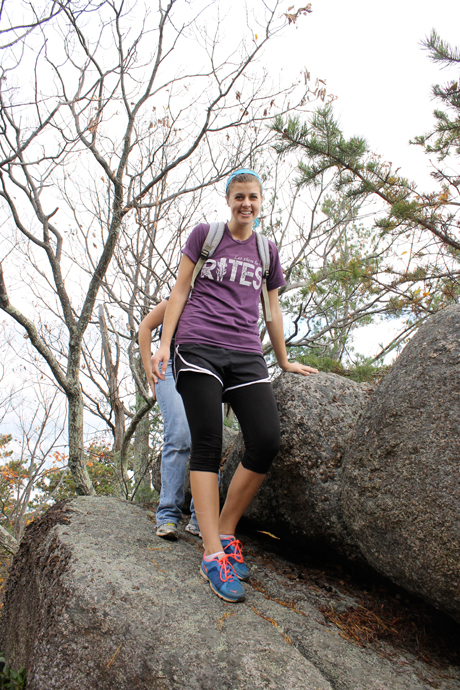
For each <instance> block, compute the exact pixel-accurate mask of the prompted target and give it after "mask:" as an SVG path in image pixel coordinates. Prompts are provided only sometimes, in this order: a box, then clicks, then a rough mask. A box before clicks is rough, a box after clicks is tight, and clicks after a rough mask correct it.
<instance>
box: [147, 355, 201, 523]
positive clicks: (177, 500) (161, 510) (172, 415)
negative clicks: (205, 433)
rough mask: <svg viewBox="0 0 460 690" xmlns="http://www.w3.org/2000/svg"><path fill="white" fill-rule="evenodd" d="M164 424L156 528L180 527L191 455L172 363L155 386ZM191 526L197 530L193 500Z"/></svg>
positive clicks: (182, 406)
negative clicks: (170, 524) (169, 523)
mask: <svg viewBox="0 0 460 690" xmlns="http://www.w3.org/2000/svg"><path fill="white" fill-rule="evenodd" d="M155 391H156V394H157V400H158V404H159V405H160V411H161V416H162V417H163V424H164V445H163V452H162V455H161V492H160V504H159V506H158V509H157V525H158V526H159V525H162V524H164V523H165V522H173V523H174V524H177V523H178V521H179V520H180V518H181V517H182V506H183V503H184V480H185V465H186V463H187V459H188V456H189V454H190V431H189V428H188V422H187V417H186V416H185V410H184V405H183V403H182V398H181V397H180V395H179V393H178V392H177V391H176V385H175V382H174V376H173V373H172V362H171V360H170V361H169V362H168V368H167V370H166V377H165V380H164V381H161V379H159V381H158V383H157V384H156V386H155ZM190 510H191V512H192V517H191V522H192V523H193V524H194V525H196V526H197V527H198V522H197V519H196V514H195V509H194V507H193V500H192V502H191V504H190Z"/></svg>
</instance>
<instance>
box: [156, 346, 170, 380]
mask: <svg viewBox="0 0 460 690" xmlns="http://www.w3.org/2000/svg"><path fill="white" fill-rule="evenodd" d="M169 357H170V349H169V345H160V347H159V349H158V350H157V351H156V353H155V354H154V355H153V357H152V376H153V382H154V383H158V379H161V381H164V380H165V374H166V369H167V368H168V362H169ZM160 365H161V366H160Z"/></svg>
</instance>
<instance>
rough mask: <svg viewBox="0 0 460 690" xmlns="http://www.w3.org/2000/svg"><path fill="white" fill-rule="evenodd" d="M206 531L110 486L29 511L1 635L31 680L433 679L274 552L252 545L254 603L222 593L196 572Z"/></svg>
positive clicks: (1, 643) (146, 684)
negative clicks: (368, 634)
mask: <svg viewBox="0 0 460 690" xmlns="http://www.w3.org/2000/svg"><path fill="white" fill-rule="evenodd" d="M187 539H188V540H189V541H187ZM199 544H200V542H199V541H198V540H194V538H193V537H190V535H188V536H187V535H186V534H183V538H182V539H180V540H179V541H178V542H175V543H171V542H165V541H162V540H161V539H160V538H158V537H156V536H155V531H154V525H153V524H152V522H151V521H150V520H149V518H148V513H147V512H146V511H144V510H143V509H142V508H141V507H139V506H137V505H135V504H132V503H128V502H124V501H121V500H119V499H111V498H102V497H85V498H76V499H73V500H72V501H69V502H66V503H64V504H60V505H58V506H56V507H54V508H52V509H50V510H49V511H48V512H47V513H46V515H45V516H44V517H43V518H41V519H40V520H38V521H36V522H34V523H33V524H32V525H30V526H29V527H28V528H27V530H26V534H25V536H24V539H23V541H22V543H21V546H20V549H19V551H18V553H17V555H16V556H15V559H14V562H13V566H12V571H11V573H10V576H9V580H8V589H7V592H6V595H5V605H4V608H3V610H2V617H1V619H0V649H2V650H3V651H4V653H5V657H6V660H7V662H8V663H9V664H10V665H11V666H12V667H13V668H14V669H19V668H20V667H21V666H25V667H26V668H27V670H28V676H27V690H63V689H65V690H83V689H84V690H86V689H88V690H177V689H178V688H188V689H190V690H216V689H217V688H218V690H248V689H250V690H257V689H258V688H264V690H270V688H273V689H275V688H276V689H279V688H289V690H306V689H308V690H332V688H334V689H337V690H338V689H340V690H383V689H384V690H428V687H431V685H429V686H428V685H427V684H426V683H425V682H424V680H421V678H423V677H424V676H425V675H426V673H427V671H428V669H427V668H420V664H419V663H418V662H417V660H416V659H411V661H409V660H408V659H407V655H405V656H404V663H403V664H401V662H400V661H399V660H398V659H396V660H392V659H391V657H390V655H388V658H382V657H383V656H385V655H382V653H381V650H380V649H378V648H377V649H371V648H369V649H365V648H363V647H359V646H357V645H356V644H353V639H347V636H346V635H343V633H342V631H341V629H340V628H336V627H335V626H333V627H331V626H329V627H325V626H324V623H325V619H324V618H323V616H322V614H321V613H320V612H319V610H318V609H317V608H316V607H315V605H313V604H311V603H310V601H311V590H310V588H309V586H308V584H305V585H302V584H301V583H300V582H299V584H298V585H295V587H294V589H293V586H294V585H293V583H292V581H291V580H289V579H287V578H286V576H283V575H282V572H284V569H285V566H282V567H280V568H279V569H278V570H275V571H274V570H273V568H272V566H270V559H267V560H268V565H264V563H263V562H261V559H260V557H255V558H252V559H251V557H250V556H249V559H248V565H249V568H250V571H251V575H252V576H251V581H250V582H249V583H247V584H245V585H244V587H245V590H246V595H247V599H246V601H245V602H244V603H242V604H237V605H232V604H227V603H225V602H223V601H221V600H220V599H218V598H217V597H216V596H214V595H213V594H212V593H211V591H210V589H209V586H208V584H207V583H206V582H205V581H204V580H203V578H202V577H201V576H200V575H199V564H200V561H201V553H202V551H201V548H200V546H199ZM262 561H263V559H262ZM262 583H266V586H265V585H264V584H262ZM330 589H331V590H332V588H330ZM328 596H332V595H328ZM293 597H294V598H295V601H294V600H293ZM335 598H337V599H338V600H339V601H338V602H337V606H340V607H342V610H348V608H350V605H351V607H352V608H353V607H354V606H357V607H358V609H359V608H360V604H359V603H358V602H357V601H353V600H350V598H349V596H347V595H344V596H343V597H342V596H340V594H339V592H338V591H337V592H336V595H335ZM347 607H348V608H347ZM455 673H456V672H455ZM446 677H448V676H446ZM456 677H457V675H456ZM436 687H439V689H440V690H452V689H453V687H458V686H454V685H451V684H450V681H447V682H444V681H443V680H441V681H440V682H439V683H438V684H437V686H436Z"/></svg>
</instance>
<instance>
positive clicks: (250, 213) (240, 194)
mask: <svg viewBox="0 0 460 690" xmlns="http://www.w3.org/2000/svg"><path fill="white" fill-rule="evenodd" d="M227 204H228V207H229V208H230V211H231V214H232V218H231V220H230V222H229V224H228V227H229V228H230V230H231V231H233V230H237V229H238V228H243V227H247V228H250V229H251V231H252V225H253V223H254V221H255V219H256V218H257V216H258V215H259V212H260V207H261V205H262V194H261V191H260V184H259V182H258V181H257V179H254V180H251V181H250V182H232V183H231V184H230V186H229V188H228V193H227Z"/></svg>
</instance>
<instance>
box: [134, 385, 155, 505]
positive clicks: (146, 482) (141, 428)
mask: <svg viewBox="0 0 460 690" xmlns="http://www.w3.org/2000/svg"><path fill="white" fill-rule="evenodd" d="M144 404H145V401H144V399H143V398H142V396H140V395H139V393H138V394H137V396H136V409H137V410H139V409H140V408H141V407H142V406H143V405H144ZM149 436H150V419H149V414H148V413H147V414H146V415H144V417H143V418H142V419H141V421H140V422H139V424H138V425H137V428H136V433H135V436H134V456H133V470H134V482H135V487H136V488H137V491H136V496H137V498H141V497H143V496H145V498H146V499H147V498H148V496H149V495H150V492H151V489H152V483H151V477H150V446H149Z"/></svg>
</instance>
